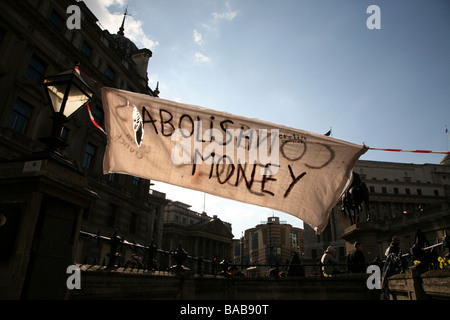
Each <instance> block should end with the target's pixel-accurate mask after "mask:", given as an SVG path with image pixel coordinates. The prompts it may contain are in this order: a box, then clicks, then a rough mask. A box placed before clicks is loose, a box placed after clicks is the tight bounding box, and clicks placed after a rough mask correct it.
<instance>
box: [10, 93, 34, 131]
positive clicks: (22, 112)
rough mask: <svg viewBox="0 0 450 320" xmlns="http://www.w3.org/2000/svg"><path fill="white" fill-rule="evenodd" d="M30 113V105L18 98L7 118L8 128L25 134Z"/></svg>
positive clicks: (31, 109) (31, 108)
mask: <svg viewBox="0 0 450 320" xmlns="http://www.w3.org/2000/svg"><path fill="white" fill-rule="evenodd" d="M32 111H33V107H32V106H31V105H30V104H28V103H27V102H25V101H24V100H22V99H20V98H19V99H17V100H16V103H15V104H14V108H13V111H12V114H11V116H10V118H9V122H8V127H9V128H11V129H13V130H15V131H17V132H20V133H22V134H23V133H25V130H26V129H27V125H28V122H29V120H30V117H31V112H32Z"/></svg>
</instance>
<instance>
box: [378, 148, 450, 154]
mask: <svg viewBox="0 0 450 320" xmlns="http://www.w3.org/2000/svg"><path fill="white" fill-rule="evenodd" d="M369 150H379V151H392V152H413V153H439V154H450V151H431V150H406V149H382V148H369Z"/></svg>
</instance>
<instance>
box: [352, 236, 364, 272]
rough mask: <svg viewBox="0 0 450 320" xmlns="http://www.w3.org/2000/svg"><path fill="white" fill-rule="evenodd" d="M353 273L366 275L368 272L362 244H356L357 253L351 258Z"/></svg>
mask: <svg viewBox="0 0 450 320" xmlns="http://www.w3.org/2000/svg"><path fill="white" fill-rule="evenodd" d="M350 271H351V272H352V273H365V272H366V260H365V258H364V253H363V245H362V243H361V242H359V241H357V242H355V252H353V254H352V258H351V270H350Z"/></svg>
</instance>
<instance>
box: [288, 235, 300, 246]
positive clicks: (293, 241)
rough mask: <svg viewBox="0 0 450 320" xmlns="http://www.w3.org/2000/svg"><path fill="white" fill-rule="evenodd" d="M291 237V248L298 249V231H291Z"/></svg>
mask: <svg viewBox="0 0 450 320" xmlns="http://www.w3.org/2000/svg"><path fill="white" fill-rule="evenodd" d="M289 238H290V240H291V248H292V249H296V248H297V247H298V237H297V233H295V232H291V233H290V234H289Z"/></svg>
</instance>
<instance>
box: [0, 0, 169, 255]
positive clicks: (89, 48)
mask: <svg viewBox="0 0 450 320" xmlns="http://www.w3.org/2000/svg"><path fill="white" fill-rule="evenodd" d="M70 5H76V6H78V8H80V11H81V25H80V29H69V28H68V27H67V24H66V20H67V19H68V17H69V14H67V13H66V11H67V8H68V7H69V6H70ZM0 16H1V19H0V52H1V55H0V86H1V88H2V90H1V91H0V99H1V101H2V108H1V111H0V158H1V159H2V160H12V159H17V158H21V157H26V156H30V155H32V154H34V153H37V152H40V151H42V150H44V149H45V148H46V146H45V144H44V143H42V141H41V140H40V139H41V138H44V137H47V136H49V135H50V128H51V127H52V118H51V107H50V106H49V103H48V100H47V98H46V96H45V91H44V88H43V86H42V85H41V83H42V80H43V78H44V77H46V76H49V75H53V74H57V73H60V72H63V71H66V70H69V69H72V68H73V66H74V61H78V62H80V70H81V72H82V78H83V79H84V80H85V82H86V83H87V84H88V85H89V86H90V87H91V89H93V91H94V93H95V95H94V99H93V101H91V102H90V103H89V107H90V109H91V111H92V114H93V116H94V118H95V120H96V122H97V123H98V124H99V125H100V126H102V125H103V110H102V102H101V87H102V86H108V87H114V88H119V89H124V90H129V91H133V92H138V93H143V94H148V95H151V96H157V93H158V92H157V91H156V90H152V89H150V88H149V87H148V78H147V68H148V63H149V59H150V57H151V56H152V52H151V51H150V50H149V49H145V48H143V49H138V48H137V47H136V45H134V44H133V43H132V42H131V41H130V40H129V39H128V38H126V36H125V35H126V21H125V17H126V16H124V24H122V26H117V29H118V32H117V34H111V33H109V32H108V31H107V30H102V29H101V28H100V27H99V25H98V24H97V18H96V17H95V16H94V15H93V14H92V12H91V11H90V10H89V8H88V7H87V6H86V5H85V4H84V2H82V1H80V2H79V1H75V0H58V1H56V0H39V1H38V0H26V1H3V2H2V10H1V12H0ZM61 137H62V138H63V139H64V140H65V142H66V143H67V146H66V147H64V148H61V149H59V150H58V152H59V153H60V154H62V155H63V156H64V157H66V158H67V159H68V160H69V161H70V162H71V163H72V164H74V165H75V166H76V167H77V168H79V169H80V170H81V171H83V172H84V174H85V176H86V177H87V178H88V180H89V189H90V190H93V191H94V192H95V193H96V194H97V195H98V199H97V200H96V201H95V202H94V203H93V204H92V205H91V206H89V207H88V208H87V209H86V210H85V212H84V214H83V219H82V223H81V230H83V231H87V232H91V233H95V234H96V233H97V232H98V231H100V233H101V234H102V235H106V236H108V235H112V234H113V233H114V232H115V230H117V233H118V235H120V236H123V237H125V239H128V240H130V241H131V240H132V241H136V242H139V243H146V244H148V243H150V241H151V240H155V242H156V243H157V244H158V245H159V244H160V243H161V238H162V215H163V211H164V210H163V208H164V205H165V204H166V202H167V200H166V199H165V195H164V194H162V193H158V192H157V191H154V192H150V181H149V180H145V179H140V178H138V177H132V176H128V175H120V174H109V175H104V174H103V172H102V160H103V154H104V150H105V146H106V143H107V138H106V135H105V134H104V133H103V132H102V131H101V130H99V129H98V128H97V127H96V126H95V125H94V124H93V122H91V120H90V117H89V114H88V111H87V108H86V106H85V107H83V108H81V109H80V110H78V111H77V112H76V113H75V114H74V115H73V116H71V117H70V121H69V122H67V123H66V124H65V126H64V128H63V131H62V135H61ZM78 249H79V250H78V253H77V256H76V257H77V259H78V260H81V261H80V262H83V261H85V259H86V258H87V259H88V260H89V262H90V263H92V262H93V260H92V259H94V258H95V259H96V261H97V262H101V261H102V260H104V259H105V258H106V259H107V253H108V251H109V246H108V245H107V244H104V243H103V244H102V245H101V246H100V247H99V246H98V245H97V243H96V242H95V241H92V240H88V239H84V238H80V243H79V245H78ZM129 254H130V252H126V253H124V256H123V257H122V259H126V258H127V255H129Z"/></svg>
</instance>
